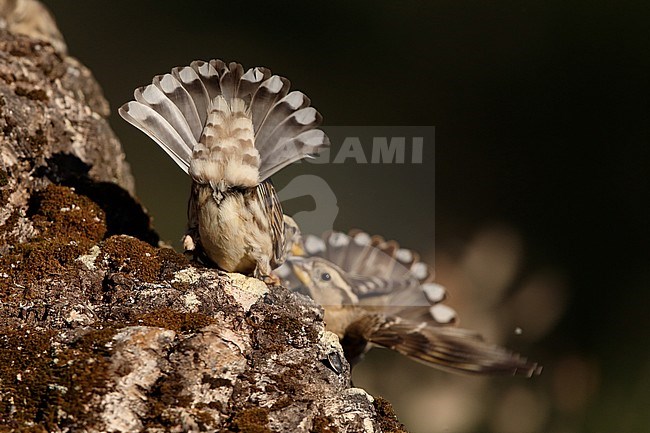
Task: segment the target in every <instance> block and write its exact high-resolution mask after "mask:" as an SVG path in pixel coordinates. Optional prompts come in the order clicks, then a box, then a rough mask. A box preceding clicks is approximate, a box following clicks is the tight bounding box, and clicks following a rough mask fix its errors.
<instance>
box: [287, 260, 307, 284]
mask: <svg viewBox="0 0 650 433" xmlns="http://www.w3.org/2000/svg"><path fill="white" fill-rule="evenodd" d="M288 261H289V264H290V265H291V269H293V273H294V274H295V275H296V277H298V280H300V283H301V284H302V285H303V286H305V287H311V286H312V281H311V272H310V271H311V262H309V261H308V260H305V259H303V258H302V257H291V258H290V259H289V260H288Z"/></svg>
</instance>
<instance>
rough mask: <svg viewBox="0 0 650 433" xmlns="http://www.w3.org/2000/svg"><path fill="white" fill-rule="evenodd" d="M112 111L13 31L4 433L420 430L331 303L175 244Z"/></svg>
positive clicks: (3, 34) (69, 65) (3, 293)
mask: <svg viewBox="0 0 650 433" xmlns="http://www.w3.org/2000/svg"><path fill="white" fill-rule="evenodd" d="M30 2H32V3H33V2H34V0H30ZM3 10H4V9H2V8H0V13H2V11H3ZM30 19H31V18H30ZM35 22H38V20H36V21H35ZM28 23H29V20H27V21H21V26H22V27H21V29H22V30H21V31H23V33H26V34H28V35H30V34H32V33H30V31H29V30H30V29H29V28H27V29H25V25H27V26H28ZM9 28H11V27H9ZM25 30H26V31H25ZM40 34H41V33H37V35H40ZM46 39H47V38H46ZM107 114H108V105H107V104H106V101H105V100H104V99H103V97H102V95H101V91H100V89H99V87H98V85H97V83H96V82H95V81H94V80H93V78H92V76H91V74H90V72H89V71H88V70H87V69H86V68H84V67H83V66H82V65H80V64H79V63H78V62H76V61H75V60H73V59H71V58H69V57H66V56H65V55H64V53H62V52H61V51H57V50H56V49H55V48H53V47H52V46H50V45H48V44H47V43H46V42H43V41H42V40H36V39H30V38H29V37H27V36H21V35H18V34H12V33H9V32H8V31H6V30H1V29H0V140H1V141H0V205H1V206H0V432H4V431H12V432H13V431H30V432H46V431H62V432H73V431H88V432H105V431H109V432H140V431H149V432H166V431H177V432H185V431H219V432H226V431H233V432H248V433H253V432H291V433H294V432H305V433H308V432H309V433H316V432H317V433H334V432H336V433H345V432H350V433H352V432H368V433H379V432H382V431H384V432H396V433H400V432H403V431H404V430H403V429H402V427H401V425H400V424H399V423H398V422H397V421H396V420H395V419H394V415H393V414H392V412H391V409H390V406H389V405H387V403H385V402H383V401H382V400H375V399H373V398H372V397H370V396H369V395H368V394H366V393H365V392H364V391H363V390H361V389H356V388H352V387H351V385H350V368H349V365H348V364H347V362H346V361H345V357H344V356H343V352H342V349H341V346H340V344H339V342H338V339H337V338H336V336H335V335H334V334H331V333H329V332H327V331H325V327H324V324H323V311H322V309H321V308H320V307H319V306H317V305H315V304H314V303H313V302H312V301H311V300H309V299H307V298H305V297H301V296H300V295H296V294H292V293H290V292H288V291H287V290H285V289H284V288H281V287H267V286H266V285H265V284H264V283H263V282H261V281H259V280H256V279H252V278H247V277H245V276H242V275H239V274H225V273H222V272H219V271H217V270H214V269H208V268H204V267H201V266H199V265H193V264H191V263H189V261H188V259H187V258H186V257H185V256H183V255H181V254H178V253H176V252H174V251H173V250H171V249H167V248H160V247H159V246H158V237H157V235H156V234H155V232H154V231H153V230H152V229H151V227H150V224H149V217H148V216H147V214H146V213H145V212H144V211H143V209H142V207H141V206H140V205H139V204H138V202H137V201H136V200H135V199H134V198H133V196H132V193H133V180H132V177H131V175H130V172H129V168H128V165H127V164H126V162H125V161H124V153H123V151H122V149H121V147H120V144H119V142H118V141H117V139H116V138H115V136H114V135H113V133H112V131H111V130H110V128H109V127H108V124H107V123H106V120H105V118H104V117H105V116H106V115H107Z"/></svg>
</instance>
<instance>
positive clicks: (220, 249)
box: [119, 60, 329, 279]
mask: <svg viewBox="0 0 650 433" xmlns="http://www.w3.org/2000/svg"><path fill="white" fill-rule="evenodd" d="M289 89H290V82H289V80H287V79H286V78H284V77H280V76H278V75H273V74H272V73H271V71H270V70H269V69H267V68H263V67H255V68H251V69H248V70H247V71H246V72H244V68H243V67H242V65H240V64H239V63H235V62H232V63H228V64H227V63H225V62H223V61H221V60H210V61H209V62H204V61H194V62H192V63H191V64H190V65H189V66H185V67H176V68H174V69H172V71H171V73H168V74H164V75H159V76H156V77H154V78H153V81H152V83H151V84H149V85H147V86H144V87H140V88H138V89H136V90H135V92H134V97H135V100H134V101H130V102H128V103H126V104H124V105H123V106H122V107H121V108H120V109H119V113H120V115H121V116H122V117H123V118H124V119H125V120H126V121H127V122H129V123H131V124H132V125H133V126H135V127H136V128H138V129H140V130H141V131H142V132H144V133H145V134H147V135H148V136H149V137H150V138H151V139H153V140H154V141H155V142H156V143H157V144H158V145H159V146H160V147H161V148H162V149H163V150H164V151H165V152H167V154H168V155H169V156H170V157H171V158H172V159H173V160H174V162H176V164H177V165H178V166H179V167H180V168H181V169H182V170H183V171H184V172H185V173H186V174H189V176H190V177H191V179H192V186H191V192H190V199H189V203H188V227H187V231H186V234H185V236H184V238H183V246H184V249H185V251H186V252H189V253H191V254H193V255H195V257H197V258H199V259H202V260H203V261H206V262H207V263H208V264H214V265H216V266H217V267H218V268H220V269H222V270H224V271H226V272H239V273H243V274H247V275H253V276H255V277H258V278H263V279H264V278H268V277H271V270H272V269H274V268H275V267H277V266H279V265H281V264H282V263H283V261H284V259H285V257H286V255H287V253H288V251H289V249H290V246H291V244H290V242H289V241H288V240H287V239H288V238H287V231H288V230H293V229H294V227H297V226H295V222H293V221H292V220H291V219H290V218H289V217H287V216H285V215H284V214H283V211H282V206H281V205H280V201H279V199H278V196H277V193H276V191H275V189H274V187H273V184H272V183H271V180H270V177H271V176H272V175H273V174H275V173H277V172H278V171H279V170H281V169H282V168H284V167H286V166H287V165H289V164H291V163H293V162H295V161H298V160H300V159H303V158H309V157H313V156H314V155H315V154H316V153H317V152H318V151H319V150H321V149H323V148H325V147H327V146H329V140H328V138H327V136H326V135H325V133H324V132H323V131H321V130H320V129H317V127H318V126H319V125H320V123H321V121H322V116H321V115H320V113H319V112H318V111H316V109H314V108H313V107H311V106H310V104H311V101H310V99H309V98H308V97H307V96H306V95H305V94H303V93H302V92H299V91H291V92H290V91H289ZM271 278H272V277H271Z"/></svg>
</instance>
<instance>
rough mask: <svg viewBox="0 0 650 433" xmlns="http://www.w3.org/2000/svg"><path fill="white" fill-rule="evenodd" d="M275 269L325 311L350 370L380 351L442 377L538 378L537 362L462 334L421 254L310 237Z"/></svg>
mask: <svg viewBox="0 0 650 433" xmlns="http://www.w3.org/2000/svg"><path fill="white" fill-rule="evenodd" d="M293 252H294V253H298V254H301V255H302V256H292V257H290V258H289V260H288V261H287V263H285V264H284V265H283V266H282V267H280V268H278V269H276V271H275V272H276V274H277V275H278V277H279V278H280V279H281V280H282V282H283V284H285V285H286V286H287V287H289V288H290V289H291V290H294V291H296V292H300V293H303V294H306V295H309V296H310V297H312V298H313V299H314V300H315V301H316V302H318V303H320V304H321V305H322V306H323V308H324V310H325V322H326V326H327V329H328V330H330V331H332V332H334V333H335V334H337V335H338V336H339V339H340V340H341V344H342V346H343V349H344V352H345V354H346V358H347V359H348V361H350V363H351V364H354V363H355V362H357V361H358V360H359V359H360V358H361V356H362V355H363V354H364V353H365V352H366V351H367V350H368V349H370V347H372V346H373V345H376V346H381V347H386V348H389V349H392V350H395V351H397V352H399V353H401V354H403V355H406V356H408V357H410V358H413V359H415V360H417V361H421V362H424V363H426V364H428V365H431V366H433V367H437V368H440V369H443V370H449V371H454V372H464V373H476V374H509V375H522V376H528V377H530V376H533V375H537V374H539V373H540V372H541V367H539V366H538V365H537V364H536V363H532V362H528V361H527V360H526V359H524V358H522V357H520V356H519V355H517V354H514V353H512V352H509V351H507V350H506V349H503V348H501V347H498V346H495V345H492V344H488V343H486V342H485V341H483V339H482V338H481V336H480V335H479V334H478V333H476V332H474V331H470V330H466V329H461V328H457V327H455V326H454V325H456V324H457V323H458V319H457V316H456V312H455V311H454V310H453V309H452V308H450V307H449V306H447V305H445V304H444V303H443V301H444V300H445V298H446V296H447V293H446V290H445V289H444V287H442V286H440V285H438V284H436V283H434V282H433V272H432V271H431V269H430V268H429V267H428V266H427V265H426V264H424V263H422V262H420V261H419V258H418V255H417V254H416V253H415V252H413V251H410V250H407V249H404V248H400V247H399V245H398V244H397V243H396V242H394V241H385V240H384V239H383V238H381V237H379V236H370V235H368V234H367V233H364V232H358V231H355V232H351V233H350V236H348V235H345V234H343V233H339V232H330V233H327V234H325V235H324V236H323V238H322V239H321V238H318V237H315V236H307V237H306V238H305V239H304V242H301V244H300V245H297V246H294V250H293Z"/></svg>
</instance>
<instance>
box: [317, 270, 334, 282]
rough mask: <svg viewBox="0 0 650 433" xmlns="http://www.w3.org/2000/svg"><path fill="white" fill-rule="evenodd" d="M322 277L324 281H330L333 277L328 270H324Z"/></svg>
mask: <svg viewBox="0 0 650 433" xmlns="http://www.w3.org/2000/svg"><path fill="white" fill-rule="evenodd" d="M320 279H321V280H323V281H329V280H331V279H332V276H331V275H330V274H328V273H327V272H323V273H322V274H320Z"/></svg>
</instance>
